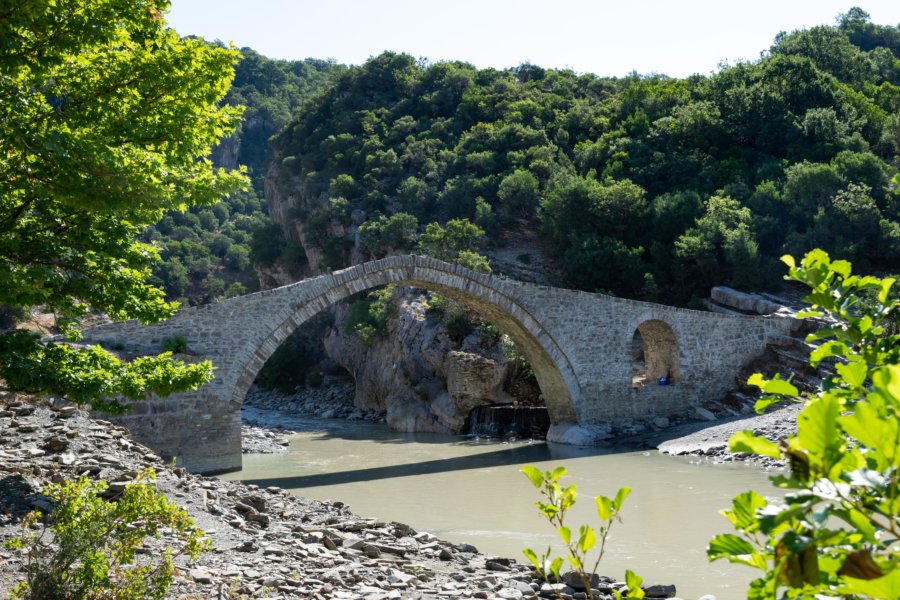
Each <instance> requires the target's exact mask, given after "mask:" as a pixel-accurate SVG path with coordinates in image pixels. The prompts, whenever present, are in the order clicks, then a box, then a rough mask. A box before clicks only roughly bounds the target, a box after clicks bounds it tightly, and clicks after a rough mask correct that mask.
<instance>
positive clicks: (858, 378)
mask: <svg viewBox="0 0 900 600" xmlns="http://www.w3.org/2000/svg"><path fill="white" fill-rule="evenodd" d="M835 369H836V370H837V372H838V375H840V376H841V378H842V379H843V380H844V381H845V382H847V384H848V385H849V386H851V387H862V386H863V384H864V383H865V382H866V377H868V375H869V369H868V367H867V366H866V363H864V362H862V361H852V362H848V363H838V364H837V365H835Z"/></svg>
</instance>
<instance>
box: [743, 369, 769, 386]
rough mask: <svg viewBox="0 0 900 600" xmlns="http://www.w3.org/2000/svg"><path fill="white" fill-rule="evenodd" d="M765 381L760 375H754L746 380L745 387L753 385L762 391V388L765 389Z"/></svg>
mask: <svg viewBox="0 0 900 600" xmlns="http://www.w3.org/2000/svg"><path fill="white" fill-rule="evenodd" d="M767 381H768V379H766V378H765V377H763V374H762V373H754V374H753V375H751V376H750V377H749V378H747V385H753V386H756V387H758V388H760V389H763V388H764V387H766V382H767Z"/></svg>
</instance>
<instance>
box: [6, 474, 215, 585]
mask: <svg viewBox="0 0 900 600" xmlns="http://www.w3.org/2000/svg"><path fill="white" fill-rule="evenodd" d="M154 480H155V474H154V473H153V471H152V470H150V469H147V470H145V471H143V472H141V473H140V474H139V475H138V477H137V478H136V479H135V481H134V482H132V483H129V484H128V485H127V486H126V487H125V490H124V491H123V492H122V494H121V496H120V497H119V498H117V499H116V500H115V501H112V502H110V501H107V500H105V499H104V495H106V492H107V491H108V486H107V484H106V483H105V482H103V481H98V482H96V483H91V482H90V481H89V480H88V479H87V478H86V477H80V478H79V479H77V480H75V481H67V482H65V483H62V484H51V485H49V486H47V487H46V488H45V489H44V494H46V495H47V496H49V497H50V499H51V500H52V501H53V502H54V503H55V505H56V506H55V508H54V509H53V511H52V513H51V514H50V518H49V521H46V520H43V515H42V514H41V513H39V512H34V513H31V514H29V515H28V516H27V517H26V519H25V523H24V525H25V527H26V533H25V535H24V536H23V537H22V538H16V539H13V540H11V541H10V542H7V544H6V546H7V547H8V548H18V549H24V550H25V551H26V552H27V554H28V560H27V564H26V580H25V581H24V582H23V583H22V584H20V585H19V586H18V588H16V589H15V590H14V591H13V594H12V597H13V598H25V599H29V600H56V599H60V600H63V599H65V600H80V599H99V598H115V599H117V600H144V599H146V598H152V599H157V600H159V599H162V598H163V597H165V595H166V592H167V591H168V589H169V586H170V585H171V583H172V581H173V579H174V575H175V563H174V557H175V556H176V555H179V554H187V555H189V556H190V557H191V558H196V557H197V556H199V554H200V553H201V552H205V551H206V550H209V549H210V548H211V544H210V543H209V540H208V539H207V538H205V537H204V534H203V532H202V531H201V530H200V529H199V528H197V526H196V524H195V523H194V521H193V520H192V519H191V518H190V517H189V516H188V514H187V513H186V512H185V511H184V510H183V509H181V508H179V507H178V506H176V505H175V504H173V503H171V502H169V500H167V499H166V497H165V496H163V495H162V494H161V493H160V492H159V491H157V490H156V488H155V487H154V485H153V482H154ZM42 520H43V527H39V528H38V529H37V533H34V532H33V531H32V530H31V528H32V526H36V525H38V524H39V523H42ZM164 529H165V530H166V531H167V533H169V532H170V533H174V534H175V535H176V536H177V537H178V538H179V540H180V542H181V546H180V548H178V549H177V550H176V551H175V552H174V553H173V550H172V548H169V547H166V548H165V550H164V551H163V552H162V553H149V554H144V555H142V556H141V558H140V559H138V558H137V551H138V549H139V548H141V547H143V545H144V539H145V538H147V537H148V536H152V537H155V538H159V536H160V533H161V532H162V531H163V530H164ZM48 532H52V539H47V538H48V537H50V536H48Z"/></svg>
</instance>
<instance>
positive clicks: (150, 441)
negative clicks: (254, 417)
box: [108, 389, 242, 475]
mask: <svg viewBox="0 0 900 600" xmlns="http://www.w3.org/2000/svg"><path fill="white" fill-rule="evenodd" d="M108 418H109V417H108ZM113 420H115V421H116V422H117V423H120V424H122V425H124V426H125V427H127V428H128V429H129V431H131V436H132V438H134V440H135V441H137V442H139V443H141V444H144V445H145V446H147V447H149V448H151V449H153V450H154V452H156V453H157V454H159V455H160V456H161V457H162V458H163V460H165V461H166V462H169V461H171V460H173V459H174V460H175V464H176V465H177V466H179V467H184V468H185V469H187V470H188V471H191V472H194V473H205V474H210V475H211V474H216V473H226V472H229V471H238V470H240V468H241V459H242V456H241V410H240V407H236V406H235V405H234V404H232V403H230V402H222V401H221V399H219V398H217V397H215V396H214V395H211V394H209V393H205V392H204V391H203V390H202V389H201V390H198V391H196V392H191V393H188V394H178V395H173V396H171V397H169V398H156V397H153V398H150V399H148V400H145V401H143V402H137V403H135V404H133V405H132V409H131V411H129V412H128V413H127V414H125V415H123V416H117V417H113Z"/></svg>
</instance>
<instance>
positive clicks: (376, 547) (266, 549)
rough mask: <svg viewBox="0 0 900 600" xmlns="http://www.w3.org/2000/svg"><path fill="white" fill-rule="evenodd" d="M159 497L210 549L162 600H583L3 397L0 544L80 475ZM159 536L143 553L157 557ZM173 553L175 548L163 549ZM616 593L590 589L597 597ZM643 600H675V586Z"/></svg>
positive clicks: (564, 588) (456, 547)
mask: <svg viewBox="0 0 900 600" xmlns="http://www.w3.org/2000/svg"><path fill="white" fill-rule="evenodd" d="M147 467H152V468H153V469H155V470H156V473H157V487H158V488H159V489H160V490H161V491H162V492H163V493H164V494H166V496H167V497H169V498H170V499H171V500H173V501H175V502H176V503H178V504H179V505H180V506H182V507H183V508H184V509H185V510H186V511H187V512H188V513H189V514H190V516H191V517H192V518H194V520H195V521H196V522H197V523H198V525H199V526H200V527H201V528H202V529H203V530H204V531H206V532H207V535H208V536H209V539H210V541H211V542H212V545H213V550H212V551H211V552H208V553H206V554H204V555H203V556H202V557H201V558H200V559H199V560H198V561H196V562H195V563H193V564H187V563H186V562H184V561H183V559H179V562H178V564H179V576H178V578H177V579H176V582H175V584H174V585H173V587H172V588H171V590H170V593H169V597H171V598H179V599H189V598H190V599H197V598H215V599H226V598H228V599H231V598H268V599H276V598H278V599H281V598H316V599H321V600H330V599H357V598H358V599H370V600H387V599H391V600H393V599H404V598H409V599H423V600H424V599H438V598H482V599H502V600H517V599H519V598H532V597H556V594H557V591H559V592H561V593H562V597H563V598H571V599H573V600H574V599H578V598H583V597H585V593H584V591H582V590H579V589H577V581H575V580H572V579H567V580H566V581H565V582H561V583H558V584H554V585H548V584H547V583H543V582H541V581H539V580H537V579H535V578H534V577H533V576H532V570H531V568H530V567H529V566H527V565H524V564H521V563H519V562H517V561H516V560H514V559H510V558H506V557H494V556H488V555H485V554H481V553H479V552H478V551H477V549H476V548H474V547H473V546H471V545H468V544H453V543H450V542H446V541H443V540H440V539H437V538H435V537H434V536H433V535H431V534H429V533H427V532H417V531H415V530H413V529H412V528H411V527H409V526H406V525H403V524H401V523H386V522H383V521H379V520H377V519H366V518H362V517H359V516H357V515H354V514H353V513H352V512H351V511H350V510H349V508H348V507H346V506H345V505H344V504H343V503H341V502H332V503H325V502H320V501H316V500H309V499H305V498H300V497H297V496H293V495H291V494H290V493H288V492H287V491H285V490H282V489H280V488H277V487H269V488H266V489H260V488H259V487H257V486H254V485H244V484H241V483H237V482H227V481H221V480H219V479H215V478H209V477H202V476H198V475H194V474H191V473H188V472H186V471H184V470H183V469H179V468H173V467H171V466H168V465H166V464H164V463H163V462H162V460H161V459H160V458H159V457H158V456H157V455H155V454H154V453H153V452H152V451H151V450H149V449H148V448H146V447H144V446H141V445H140V444H137V443H135V442H134V441H133V440H131V439H130V437H129V435H128V432H127V430H125V429H124V428H121V427H117V426H115V425H113V424H110V423H108V422H104V421H97V420H93V419H91V418H90V417H89V416H88V415H87V414H85V413H84V412H83V411H81V410H80V409H77V408H75V407H73V406H67V405H63V406H56V407H48V406H35V405H34V404H32V403H31V402H30V401H23V399H19V398H16V397H15V396H12V395H10V394H6V395H5V396H3V397H2V398H0V544H2V542H3V541H5V540H8V539H10V538H12V537H16V536H19V535H21V525H20V523H21V520H22V518H23V516H24V515H25V514H26V513H27V512H28V511H30V510H32V509H34V508H43V509H46V508H47V507H48V505H47V499H46V498H44V497H43V496H41V494H40V490H41V489H43V487H44V486H46V485H47V484H48V483H50V482H53V481H62V480H64V479H71V478H75V477H78V476H80V475H85V476H87V477H89V478H91V479H103V480H106V481H108V482H114V484H113V485H120V486H121V485H124V483H125V482H127V481H130V480H132V479H133V478H134V477H135V476H136V474H137V473H138V472H139V471H141V470H142V469H144V468H147ZM166 542H167V539H166V537H165V536H163V537H162V538H161V539H160V540H153V541H151V542H150V543H149V544H148V546H147V547H146V548H145V549H144V552H147V553H151V552H156V551H158V550H159V549H160V547H161V546H162V545H163V544H165V543H166ZM170 543H171V542H170ZM24 560H25V557H24V555H23V554H22V553H21V552H19V551H11V550H0V596H6V594H7V593H8V591H9V589H10V587H11V586H12V585H14V584H15V582H16V581H17V580H21V579H22V578H23V572H22V569H23V566H24ZM623 587H624V584H623V583H620V582H616V581H614V580H612V579H609V578H600V579H599V580H598V581H597V582H596V591H597V594H598V595H599V597H601V598H612V592H613V590H616V589H619V590H621V589H623ZM646 591H647V597H650V598H668V597H674V595H675V588H674V586H671V585H656V586H648V587H647V588H646Z"/></svg>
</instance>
